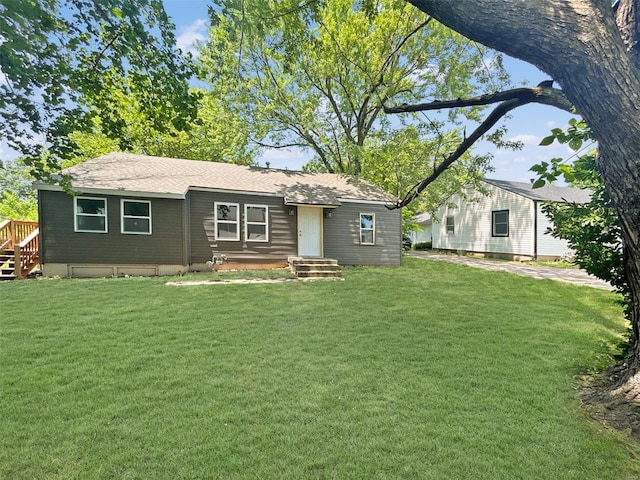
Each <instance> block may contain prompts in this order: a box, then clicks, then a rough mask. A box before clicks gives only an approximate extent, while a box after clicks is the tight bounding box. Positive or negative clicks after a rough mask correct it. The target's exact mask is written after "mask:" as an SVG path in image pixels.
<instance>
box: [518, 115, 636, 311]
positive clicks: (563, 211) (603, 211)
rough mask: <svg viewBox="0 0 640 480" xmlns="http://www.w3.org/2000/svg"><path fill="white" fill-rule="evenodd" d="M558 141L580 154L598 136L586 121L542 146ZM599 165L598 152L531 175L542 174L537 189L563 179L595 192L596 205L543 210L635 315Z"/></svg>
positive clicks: (580, 259) (581, 261)
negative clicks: (630, 302)
mask: <svg viewBox="0 0 640 480" xmlns="http://www.w3.org/2000/svg"><path fill="white" fill-rule="evenodd" d="M554 141H557V142H559V143H562V144H566V145H568V146H569V147H570V148H571V149H572V150H574V151H576V152H580V151H582V150H583V147H584V143H585V142H593V134H592V132H591V129H590V128H589V127H588V126H587V124H586V123H585V122H583V121H579V120H576V119H572V120H570V121H569V127H568V128H567V130H566V131H563V130H562V129H560V128H554V129H553V130H552V133H551V135H549V136H548V137H545V138H544V139H543V140H542V142H541V145H551V144H552V143H553V142H554ZM589 145H590V144H588V145H587V147H586V148H589ZM596 160H597V151H596V150H592V151H589V152H588V153H585V154H582V155H580V156H579V157H578V158H577V160H575V161H574V162H573V163H571V164H569V163H567V162H565V161H564V160H563V159H562V158H554V159H552V160H551V162H542V163H541V164H538V165H534V166H533V167H531V170H532V171H533V172H536V173H538V174H539V178H538V180H536V182H534V187H538V186H542V185H544V184H545V183H547V182H553V181H555V180H556V179H557V178H559V177H562V178H564V179H565V180H566V181H567V182H568V183H569V184H571V185H572V186H574V187H577V188H588V189H590V190H591V201H590V202H589V203H587V204H575V203H549V204H547V205H545V206H544V207H543V211H544V212H545V213H546V214H547V215H548V216H549V217H550V219H551V221H552V223H553V228H552V229H551V234H552V235H553V236H554V237H556V238H562V239H565V240H567V241H568V243H569V245H570V246H571V248H572V249H574V250H575V252H576V259H575V262H576V263H577V264H578V265H579V266H580V267H581V268H584V269H585V270H586V271H587V272H589V273H590V274H592V275H595V276H596V277H598V278H601V279H603V280H606V281H607V282H609V283H611V284H612V285H613V286H614V287H615V288H616V290H617V291H618V292H620V293H621V294H622V296H623V299H624V300H623V301H624V304H625V310H626V312H627V314H630V312H631V310H630V305H629V300H630V295H629V285H628V283H627V278H626V275H625V272H624V248H623V245H622V231H621V229H620V224H619V223H618V216H617V215H616V212H615V209H614V208H613V205H612V204H611V198H610V197H609V194H608V192H607V190H606V188H605V186H604V184H603V183H602V177H601V175H600V173H599V172H598V170H597V168H596Z"/></svg>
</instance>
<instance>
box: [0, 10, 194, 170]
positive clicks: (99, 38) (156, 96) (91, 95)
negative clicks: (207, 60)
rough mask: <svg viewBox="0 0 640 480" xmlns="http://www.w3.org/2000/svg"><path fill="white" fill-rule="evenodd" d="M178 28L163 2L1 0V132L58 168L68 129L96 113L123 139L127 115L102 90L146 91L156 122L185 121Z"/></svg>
mask: <svg viewBox="0 0 640 480" xmlns="http://www.w3.org/2000/svg"><path fill="white" fill-rule="evenodd" d="M173 28H174V26H173V25H172V23H171V22H170V21H169V18H168V17H167V15H166V13H165V11H164V8H163V5H162V1H161V0H136V1H133V0H102V1H100V2H94V1H87V0H57V1H52V0H34V1H29V2H23V1H14V0H1V1H0V38H2V41H1V42H0V68H1V72H0V79H1V81H0V119H1V121H0V135H1V136H2V138H5V139H7V142H8V144H9V146H10V147H12V148H14V149H16V150H18V151H20V152H21V153H23V154H24V155H28V156H29V157H30V158H31V159H40V161H42V158H44V159H45V160H46V162H45V163H48V164H50V165H51V166H55V164H56V163H57V161H58V160H59V159H60V158H61V155H62V156H64V155H65V154H67V153H68V152H69V151H70V149H71V148H72V145H70V143H69V141H68V134H69V133H70V132H71V131H77V130H83V129H85V128H86V126H87V125H90V124H91V117H92V116H95V115H97V116H99V117H100V119H101V123H100V124H101V128H102V129H103V131H104V133H105V134H106V135H108V136H109V137H110V138H116V139H117V138H120V137H121V133H122V131H123V130H124V129H125V128H126V120H125V119H123V118H122V117H121V116H120V115H119V112H118V111H115V110H113V109H110V108H109V107H110V106H111V105H110V103H109V98H108V97H107V96H105V95H104V93H105V92H108V91H114V90H115V89H117V90H120V91H126V90H127V89H128V88H134V89H135V90H136V91H138V92H144V95H141V96H140V97H139V98H138V100H139V108H140V109H141V111H142V112H144V114H145V115H146V116H147V117H148V118H150V119H152V120H153V126H154V128H156V129H158V130H159V131H164V130H165V129H167V128H169V127H170V126H171V127H175V128H182V127H183V126H184V125H185V123H186V122H188V121H189V119H190V118H192V116H193V114H194V102H195V100H196V97H195V96H194V95H193V94H192V93H190V92H189V88H188V79H189V78H191V77H192V74H193V71H192V67H191V63H190V61H189V59H188V58H187V57H185V56H183V55H182V54H181V53H180V52H179V51H178V50H177V49H176V48H175V38H174V34H173ZM125 79H126V81H125ZM88 104H90V105H92V106H93V107H94V109H92V110H89V109H87V108H86V105H88ZM43 149H47V150H48V152H49V154H48V155H47V156H45V157H42V156H41V153H42V151H43ZM35 166H36V167H39V170H41V171H42V170H46V168H45V166H44V165H42V164H41V163H37V162H36V164H35Z"/></svg>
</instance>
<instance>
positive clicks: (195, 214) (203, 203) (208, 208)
mask: <svg viewBox="0 0 640 480" xmlns="http://www.w3.org/2000/svg"><path fill="white" fill-rule="evenodd" d="M187 200H188V202H189V210H190V214H189V218H190V222H191V226H190V228H191V258H190V261H189V263H190V264H198V263H204V262H207V261H208V260H211V257H212V256H213V254H214V253H216V254H221V255H222V254H224V255H226V256H227V258H228V259H229V260H230V261H236V262H269V261H274V262H278V261H286V260H287V258H288V257H290V256H295V255H296V252H297V248H298V244H297V235H296V232H297V217H296V215H295V211H296V209H295V207H289V206H286V205H285V204H284V199H283V198H282V197H274V196H258V195H248V194H234V193H216V192H203V191H197V190H194V191H191V192H189V194H188V197H187ZM215 202H222V203H236V204H238V205H239V207H240V215H241V218H240V240H238V241H217V240H216V238H215V225H214V203H215ZM246 204H250V205H266V206H268V207H269V221H268V228H269V241H268V242H247V241H245V239H244V233H245V232H244V228H245V225H244V206H245V205H246ZM290 210H291V211H293V213H294V215H289V211H290Z"/></svg>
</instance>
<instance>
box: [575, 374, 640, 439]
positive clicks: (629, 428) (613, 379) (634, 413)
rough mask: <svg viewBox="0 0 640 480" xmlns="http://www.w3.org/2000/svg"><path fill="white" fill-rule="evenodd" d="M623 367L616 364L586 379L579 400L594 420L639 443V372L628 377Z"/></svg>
mask: <svg viewBox="0 0 640 480" xmlns="http://www.w3.org/2000/svg"><path fill="white" fill-rule="evenodd" d="M626 367H627V365H626V364H621V365H617V366H615V367H613V368H611V369H610V370H608V371H606V372H605V373H604V374H603V375H601V376H600V377H598V378H594V377H591V378H589V379H588V380H587V383H586V385H585V387H584V389H583V391H582V395H581V400H582V403H583V405H584V406H585V407H586V409H587V410H588V411H589V412H590V413H591V415H592V416H593V417H595V418H596V419H597V420H599V421H600V422H602V423H604V424H605V425H606V426H607V427H609V428H614V429H616V430H620V431H624V432H626V433H628V434H629V436H631V437H632V438H633V439H634V440H636V441H637V442H640V373H636V374H635V375H633V376H631V377H629V376H628V375H625V368H626Z"/></svg>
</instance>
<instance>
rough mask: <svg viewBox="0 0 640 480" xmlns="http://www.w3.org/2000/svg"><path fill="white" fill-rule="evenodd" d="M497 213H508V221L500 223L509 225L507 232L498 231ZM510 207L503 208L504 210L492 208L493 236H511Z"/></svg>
mask: <svg viewBox="0 0 640 480" xmlns="http://www.w3.org/2000/svg"><path fill="white" fill-rule="evenodd" d="M497 213H506V214H507V221H506V223H505V222H500V225H505V224H506V225H507V233H496V225H497V224H496V214H497ZM509 217H510V215H509V209H502V210H492V211H491V236H492V237H502V238H505V237H508V236H509Z"/></svg>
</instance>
